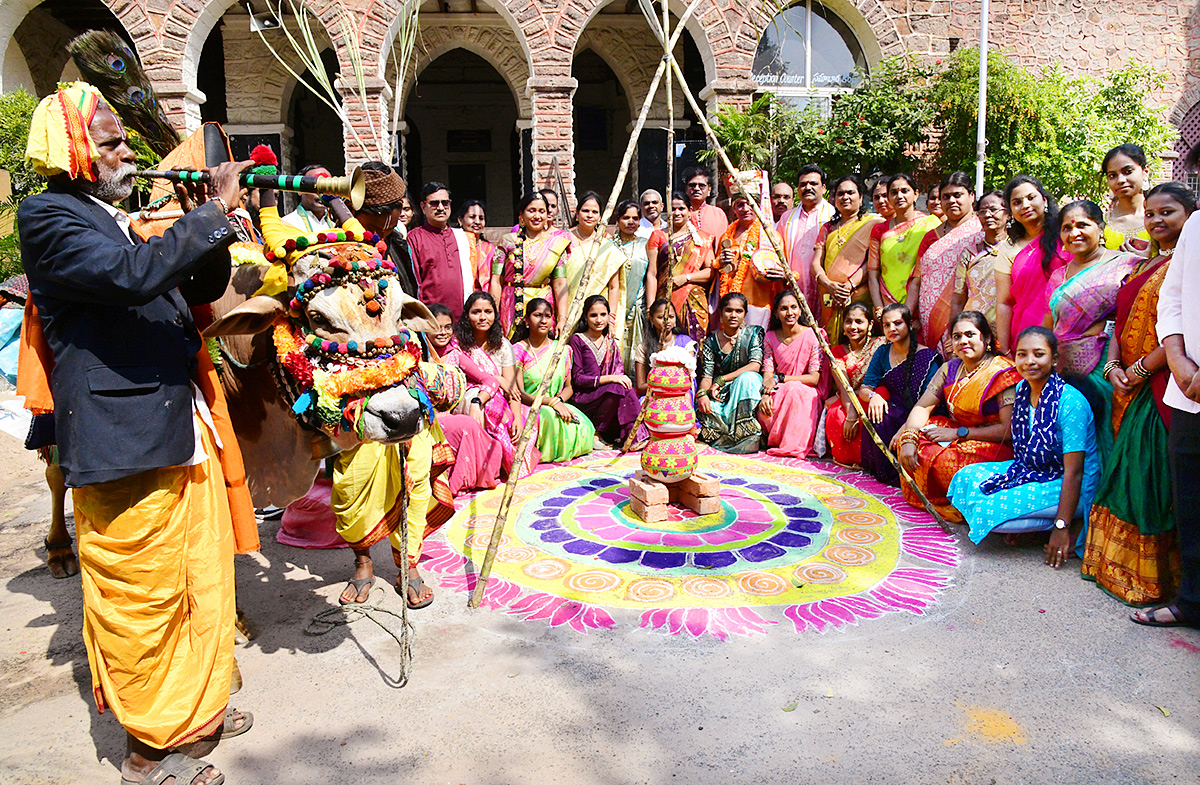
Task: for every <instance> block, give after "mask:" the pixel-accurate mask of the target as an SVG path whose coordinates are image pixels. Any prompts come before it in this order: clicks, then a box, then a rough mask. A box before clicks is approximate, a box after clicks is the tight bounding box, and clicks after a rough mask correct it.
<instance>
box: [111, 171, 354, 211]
mask: <svg viewBox="0 0 1200 785" xmlns="http://www.w3.org/2000/svg"><path fill="white" fill-rule="evenodd" d="M135 174H136V175H137V176H138V177H145V178H149V179H156V180H169V181H171V182H173V183H207V182H209V180H211V179H212V178H211V177H210V176H209V174H208V172H198V171H196V170H194V169H173V170H170V171H162V170H147V171H143V172H136V173H135ZM238 179H239V180H240V181H241V183H242V185H243V186H245V187H246V188H267V189H270V190H272V191H293V192H296V193H308V194H323V195H324V194H327V195H329V196H340V197H342V198H343V199H345V200H346V201H348V202H349V203H350V207H351V208H352V209H354V210H358V209H359V208H360V207H362V204H363V199H365V198H366V196H367V181H366V178H364V177H363V173H362V167H359V166H356V167H354V170H353V171H352V172H350V174H349V175H347V176H346V177H310V176H308V175H299V174H253V173H251V172H243V173H242V174H241V176H240V177H239V178H238Z"/></svg>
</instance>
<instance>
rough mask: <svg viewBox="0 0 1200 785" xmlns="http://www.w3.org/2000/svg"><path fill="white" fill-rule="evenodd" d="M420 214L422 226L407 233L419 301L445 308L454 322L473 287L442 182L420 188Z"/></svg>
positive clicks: (467, 251) (468, 259)
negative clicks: (415, 274)
mask: <svg viewBox="0 0 1200 785" xmlns="http://www.w3.org/2000/svg"><path fill="white" fill-rule="evenodd" d="M421 212H423V213H424V214H425V221H424V223H422V224H421V225H420V226H418V227H416V228H414V229H410V230H409V232H408V247H409V251H410V252H411V254H412V262H413V267H415V268H416V271H417V286H418V290H419V292H420V298H421V300H422V301H423V302H425V303H426V304H432V303H441V304H442V305H444V306H446V307H447V308H449V309H450V313H452V314H453V315H454V319H455V321H457V320H458V318H459V317H460V316H461V315H462V309H463V301H465V300H466V298H467V295H468V294H470V293H471V292H472V291H473V290H474V288H475V287H474V286H473V285H472V283H471V281H473V280H474V279H473V278H472V277H470V273H469V271H468V268H469V267H470V264H471V263H470V258H469V255H470V247H469V246H467V245H466V244H465V243H463V242H460V238H459V236H458V235H459V234H460V233H461V232H457V231H455V230H454V229H451V228H450V226H449V222H450V189H449V188H447V187H446V186H445V185H443V184H442V183H436V182H435V183H427V184H426V185H425V187H424V188H422V189H421ZM463 239H465V237H464V238H463ZM464 253H465V254H466V256H467V258H464Z"/></svg>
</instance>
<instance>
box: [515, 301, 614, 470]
mask: <svg viewBox="0 0 1200 785" xmlns="http://www.w3.org/2000/svg"><path fill="white" fill-rule="evenodd" d="M553 329H554V312H553V311H552V310H551V307H550V303H549V301H547V300H544V299H542V298H541V297H535V298H534V299H532V300H530V301H529V306H528V308H526V311H525V321H524V323H522V324H520V325H518V326H517V331H516V333H515V334H514V335H513V337H514V338H516V339H517V342H516V343H515V344H514V345H513V356H514V357H515V358H516V360H517V367H518V368H520V369H521V390H520V392H521V401H522V402H523V403H524V404H525V405H527V406H532V405H533V396H534V395H535V394H536V393H537V390H538V386H539V385H541V383H542V379H543V378H544V377H545V376H546V374H547V372H548V371H549V370H550V360H551V355H552V354H553V353H554V343H553V340H552V339H551V337H550V332H551V331H552V330H553ZM572 392H573V391H572V390H571V347H569V346H568V347H566V348H565V349H564V350H563V357H562V359H561V360H559V363H558V368H557V369H555V371H554V372H553V373H552V374H551V376H550V381H549V383H548V384H547V385H546V391H545V396H544V397H543V398H542V406H541V409H539V410H538V436H537V447H538V451H539V452H541V454H542V462H543V463H558V462H559V461H569V460H571V459H572V458H578V457H579V456H580V455H587V454H588V453H589V452H591V451H592V445H593V444H594V443H595V440H596V428H595V426H593V425H592V421H591V420H589V419H588V418H587V417H585V416H584V415H583V412H581V411H579V410H578V409H576V408H575V407H574V406H571V405H570V404H568V403H567V401H569V400H571V395H572Z"/></svg>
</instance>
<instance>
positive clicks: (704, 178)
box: [683, 166, 729, 237]
mask: <svg viewBox="0 0 1200 785" xmlns="http://www.w3.org/2000/svg"><path fill="white" fill-rule="evenodd" d="M683 183H684V188H685V190H686V193H687V198H688V206H689V207H691V208H692V217H691V221H692V223H693V224H694V225H695V227H696V228H697V229H699V230H700V231H702V232H704V233H705V234H707V235H709V236H711V237H720V236H721V235H723V234H725V230H726V229H728V228H729V218H728V217H726V215H725V211H724V210H722V209H721V208H720V207H714V206H713V205H711V204H709V203H708V199H709V197H710V196H712V175H710V174H709V173H708V170H707V169H705V168H703V167H700V166H693V167H691V168H690V169H685V170H684V172H683Z"/></svg>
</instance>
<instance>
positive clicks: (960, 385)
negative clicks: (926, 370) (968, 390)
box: [946, 356, 993, 419]
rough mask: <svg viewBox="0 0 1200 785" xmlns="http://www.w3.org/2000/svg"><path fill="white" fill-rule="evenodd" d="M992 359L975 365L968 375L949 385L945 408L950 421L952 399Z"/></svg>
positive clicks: (952, 412) (952, 416) (990, 358)
mask: <svg viewBox="0 0 1200 785" xmlns="http://www.w3.org/2000/svg"><path fill="white" fill-rule="evenodd" d="M992 359H993V358H992V357H990V356H989V357H988V358H987V359H986V360H984V361H983V362H981V363H979V364H978V365H976V366H975V368H974V369H973V370H972V371H971V372H970V373H967V374H965V375H963V376H960V377H958V378H957V379H955V380H954V383H953V384H951V385H950V392H949V393H948V394H947V395H946V408H947V409H949V410H950V418H951V419H953V418H954V409H955V407H954V399H955V398H957V397H958V394H959V393H960V392H962V388H963V387H965V386H966V384H967V382H969V381H971V378H972V377H973V376H975V374H977V373H979V372H980V371H982V370H983V369H984V368H987V367H988V366H989V365H991V364H992Z"/></svg>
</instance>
